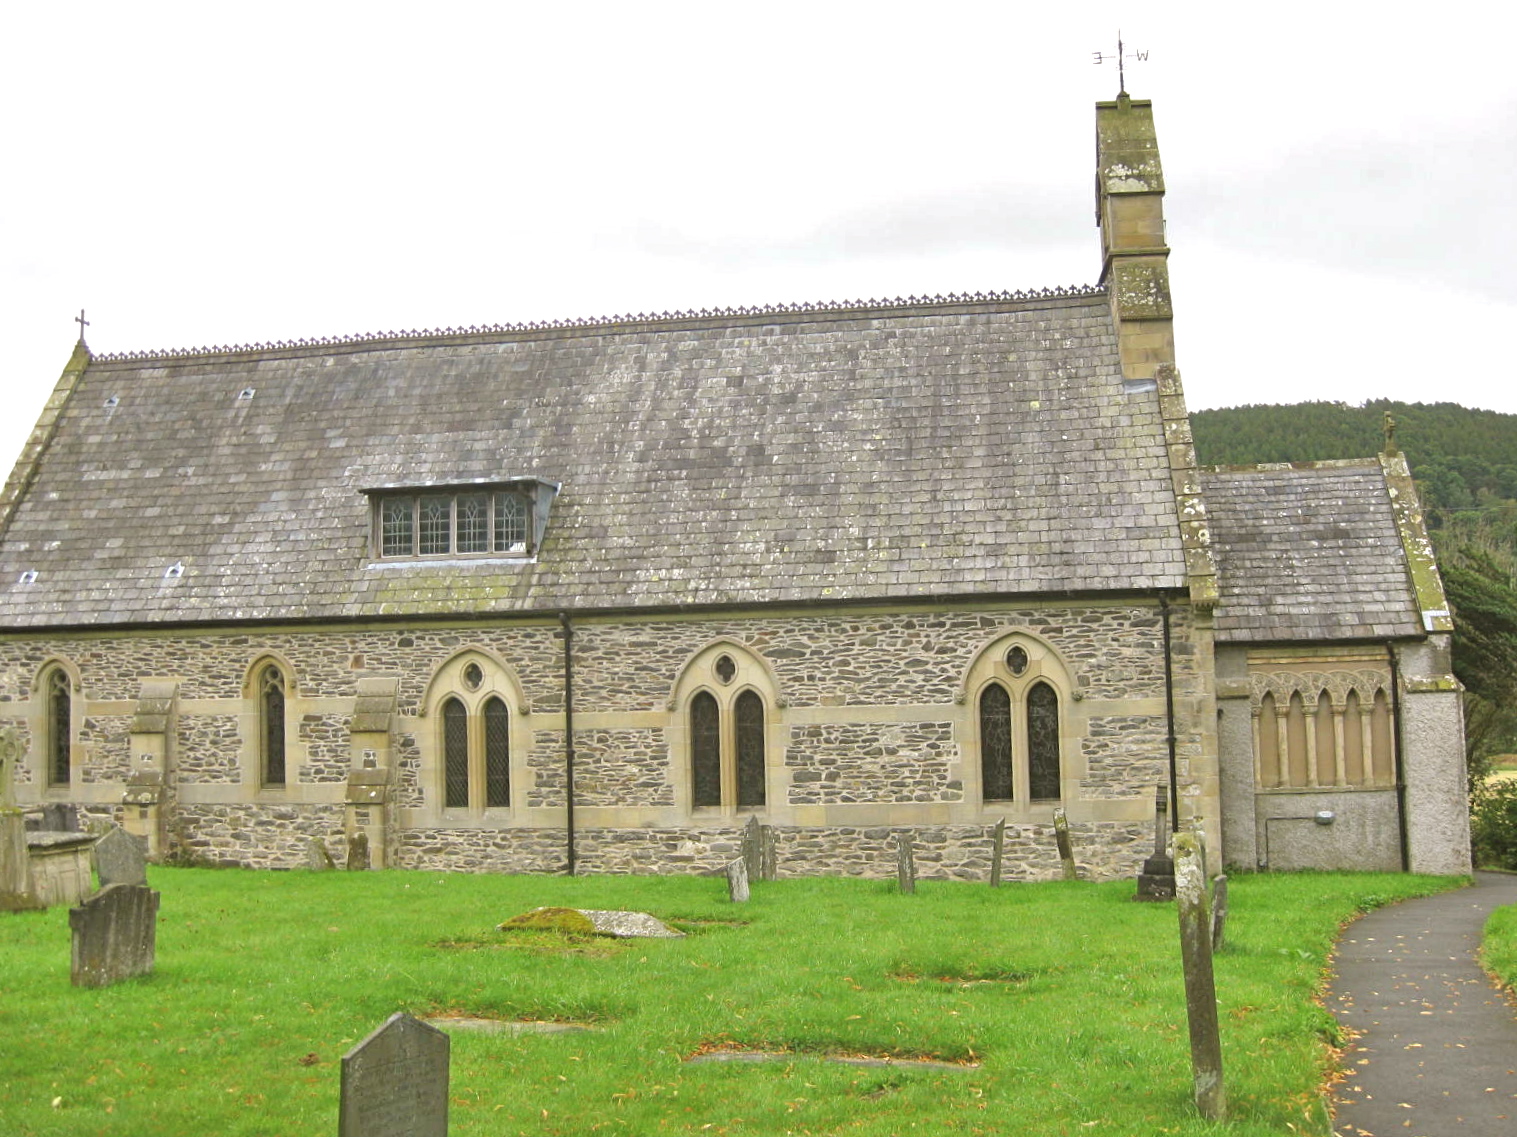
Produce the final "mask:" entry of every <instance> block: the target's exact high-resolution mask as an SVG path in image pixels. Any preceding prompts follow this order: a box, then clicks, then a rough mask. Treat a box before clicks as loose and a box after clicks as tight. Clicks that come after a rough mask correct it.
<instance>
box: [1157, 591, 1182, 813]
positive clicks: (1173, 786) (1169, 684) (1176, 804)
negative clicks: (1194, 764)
mask: <svg viewBox="0 0 1517 1137" xmlns="http://www.w3.org/2000/svg"><path fill="white" fill-rule="evenodd" d="M1159 612H1160V613H1161V614H1162V615H1163V617H1164V716H1165V723H1166V724H1167V725H1166V729H1167V730H1168V731H1169V831H1170V832H1171V833H1178V832H1180V780H1179V769H1178V763H1177V762H1176V759H1175V668H1174V663H1173V662H1172V660H1171V659H1170V638H1169V636H1170V633H1169V598H1168V597H1167V596H1165V595H1164V594H1163V593H1162V592H1161V593H1159Z"/></svg>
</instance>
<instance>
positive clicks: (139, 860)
mask: <svg viewBox="0 0 1517 1137" xmlns="http://www.w3.org/2000/svg"><path fill="white" fill-rule="evenodd" d="M90 856H91V859H93V860H94V862H95V875H96V876H98V877H99V878H100V887H101V888H102V889H105V888H109V887H110V886H111V885H113V884H147V848H146V845H145V844H144V841H143V839H142V838H141V837H133V836H132V835H131V834H130V833H128V832H127V831H126V830H125V829H122V828H121V827H120V826H119V825H113V826H111V829H110V831H109V832H108V833H106V835H105V836H104V837H102V838H100V840H98V841H96V842H95V849H94V851H93V852H92V853H91V854H90Z"/></svg>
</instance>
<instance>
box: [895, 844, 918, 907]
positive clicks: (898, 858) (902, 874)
mask: <svg viewBox="0 0 1517 1137" xmlns="http://www.w3.org/2000/svg"><path fill="white" fill-rule="evenodd" d="M895 879H896V883H897V884H899V885H900V886H901V891H902V892H915V891H916V890H917V866H916V861H915V859H914V858H913V857H912V855H911V833H910V832H909V831H902V832H900V833H897V834H896V835H895Z"/></svg>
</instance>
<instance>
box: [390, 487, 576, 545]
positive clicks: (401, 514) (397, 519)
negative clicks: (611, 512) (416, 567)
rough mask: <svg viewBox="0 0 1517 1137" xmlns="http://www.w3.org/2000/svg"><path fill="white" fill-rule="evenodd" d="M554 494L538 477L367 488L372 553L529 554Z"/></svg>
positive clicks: (556, 488) (539, 535) (536, 539)
mask: <svg viewBox="0 0 1517 1137" xmlns="http://www.w3.org/2000/svg"><path fill="white" fill-rule="evenodd" d="M557 490H558V487H557V486H555V485H553V484H551V483H548V482H541V481H538V480H536V479H525V480H522V481H518V482H511V483H501V484H497V485H493V486H492V485H470V486H449V487H444V486H433V487H425V488H417V489H414V490H411V489H404V488H386V489H374V490H368V491H366V492H367V493H368V494H369V496H370V500H371V501H372V502H373V527H374V550H375V553H376V554H377V556H378V559H380V560H412V559H416V558H420V557H460V558H467V557H528V556H532V555H533V554H534V553H535V552H536V551H537V550H536V544H537V541H538V540H539V539H540V538H541V535H542V529H543V526H544V524H545V522H546V511H547V508H548V504H549V502H551V500H552V498H553V495H554V493H556V492H557Z"/></svg>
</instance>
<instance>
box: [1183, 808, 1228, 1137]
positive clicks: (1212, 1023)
mask: <svg viewBox="0 0 1517 1137" xmlns="http://www.w3.org/2000/svg"><path fill="white" fill-rule="evenodd" d="M1175 896H1176V898H1177V899H1178V900H1179V905H1178V907H1179V910H1180V956H1181V960H1182V962H1183V963H1184V967H1185V1013H1186V1017H1187V1019H1188V1020H1189V1022H1190V1067H1191V1076H1192V1081H1193V1084H1194V1090H1195V1095H1196V1109H1197V1110H1198V1111H1199V1112H1200V1114H1201V1116H1202V1117H1204V1118H1206V1119H1207V1120H1208V1121H1221V1120H1223V1118H1224V1117H1225V1116H1226V1114H1227V1091H1226V1089H1225V1087H1224V1086H1223V1084H1222V1036H1221V1033H1220V1028H1219V1026H1218V1023H1217V987H1216V982H1215V980H1214V978H1213V976H1212V958H1211V918H1210V913H1209V912H1208V911H1207V907H1208V906H1207V903H1206V876H1205V874H1204V872H1203V871H1202V868H1201V848H1200V842H1199V841H1198V840H1197V839H1196V835H1195V834H1194V833H1189V832H1180V833H1176V834H1175Z"/></svg>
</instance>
